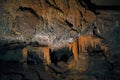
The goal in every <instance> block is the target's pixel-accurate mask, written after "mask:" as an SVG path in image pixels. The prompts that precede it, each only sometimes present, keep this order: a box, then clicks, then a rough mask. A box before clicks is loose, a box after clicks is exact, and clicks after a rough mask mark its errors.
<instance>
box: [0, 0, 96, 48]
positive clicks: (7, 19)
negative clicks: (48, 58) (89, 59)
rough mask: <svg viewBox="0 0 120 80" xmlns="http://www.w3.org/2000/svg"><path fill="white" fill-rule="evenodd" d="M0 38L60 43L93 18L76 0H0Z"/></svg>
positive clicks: (79, 31)
mask: <svg viewBox="0 0 120 80" xmlns="http://www.w3.org/2000/svg"><path fill="white" fill-rule="evenodd" d="M0 9H1V11H2V12H1V13H0V14H1V20H0V23H1V24H0V28H1V29H0V30H1V33H0V35H1V37H0V39H1V41H7V42H26V43H29V42H38V43H39V44H40V45H50V46H51V47H53V48H55V47H56V48H59V47H61V46H64V45H65V44H66V43H68V42H69V41H71V40H73V41H74V40H75V39H77V37H78V36H79V35H80V34H81V33H82V32H84V30H86V29H89V27H90V26H91V24H92V23H93V22H94V20H95V15H94V13H93V12H91V11H90V10H86V9H85V8H84V7H82V6H81V5H80V3H79V1H76V0H69V1H67V0H65V1H64V0H59V1H58V0H36V1H32V0H26V1H24V0H17V1H15V0H12V1H1V8H0Z"/></svg>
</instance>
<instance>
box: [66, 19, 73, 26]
mask: <svg viewBox="0 0 120 80" xmlns="http://www.w3.org/2000/svg"><path fill="white" fill-rule="evenodd" d="M65 23H67V24H68V25H69V27H70V28H72V27H73V24H72V23H70V22H69V21H68V20H65Z"/></svg>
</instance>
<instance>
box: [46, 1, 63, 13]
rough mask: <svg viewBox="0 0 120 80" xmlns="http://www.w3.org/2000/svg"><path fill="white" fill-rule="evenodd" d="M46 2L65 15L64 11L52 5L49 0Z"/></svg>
mask: <svg viewBox="0 0 120 80" xmlns="http://www.w3.org/2000/svg"><path fill="white" fill-rule="evenodd" d="M45 2H46V3H47V4H48V5H49V6H50V7H53V8H54V9H56V10H58V11H60V12H62V13H63V11H62V10H61V9H60V8H59V7H57V6H54V5H53V4H51V3H50V2H49V1H48V0H45Z"/></svg>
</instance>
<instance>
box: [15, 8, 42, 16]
mask: <svg viewBox="0 0 120 80" xmlns="http://www.w3.org/2000/svg"><path fill="white" fill-rule="evenodd" d="M17 11H23V12H25V11H27V12H30V13H32V14H33V15H34V16H36V17H37V18H40V17H39V15H38V14H37V13H36V12H35V11H34V10H33V9H32V8H29V7H22V6H20V7H19V8H18V10H17Z"/></svg>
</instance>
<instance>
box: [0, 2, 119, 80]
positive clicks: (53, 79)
mask: <svg viewBox="0 0 120 80" xmlns="http://www.w3.org/2000/svg"><path fill="white" fill-rule="evenodd" d="M21 1H22V2H20V1H15V0H11V1H10V2H9V1H8V0H0V2H1V3H3V4H1V3H0V4H1V5H0V18H1V19H0V30H2V31H1V32H0V39H1V40H0V80H120V77H119V75H120V60H119V59H120V50H119V49H120V37H119V35H120V11H114V10H104V11H103V10H98V12H99V14H96V20H95V25H96V27H97V28H98V30H99V31H98V32H99V33H98V34H99V35H100V36H98V35H95V36H96V37H99V38H102V39H103V38H104V43H105V44H107V45H108V46H109V50H108V51H107V52H103V51H100V50H99V48H98V49H92V48H90V50H88V53H79V62H77V63H76V62H74V61H73V56H72V52H71V51H69V50H68V49H66V48H63V49H60V50H55V51H52V50H51V60H52V64H51V65H50V66H48V67H47V71H46V67H45V65H44V62H43V60H44V59H43V53H42V51H41V47H37V46H38V45H37V46H36V44H37V43H34V44H29V45H28V46H27V48H28V52H29V54H28V59H27V64H26V63H20V62H19V61H20V60H21V59H22V54H21V53H22V48H23V47H25V46H26V43H24V42H22V43H21V42H20V43H19V39H17V40H18V41H17V43H16V42H14V41H13V43H11V44H8V43H9V41H7V40H4V38H3V35H4V36H9V35H12V36H16V35H17V36H18V35H20V34H21V33H22V34H25V35H24V36H25V37H26V39H27V38H30V36H31V35H33V34H34V32H35V30H36V24H38V23H40V24H41V25H43V23H44V22H42V21H43V19H42V18H40V16H42V17H43V18H44V19H45V20H46V22H48V23H49V24H48V25H50V26H52V24H53V23H54V17H56V18H57V19H55V20H57V21H58V24H59V25H64V26H65V27H66V25H67V26H73V27H74V28H75V29H76V27H78V26H79V25H81V27H82V29H81V28H80V27H79V28H80V29H79V28H77V29H79V30H84V28H86V27H84V26H88V24H89V23H91V22H92V21H93V19H91V17H90V14H91V15H92V13H91V11H90V14H89V11H88V12H86V10H85V8H84V7H82V6H81V7H80V8H79V9H78V8H77V7H76V6H75V4H76V2H74V0H70V1H71V2H69V4H70V5H68V2H67V1H66V2H64V0H60V2H59V1H58V2H57V0H45V1H44V0H36V1H32V0H30V1H27V0H24V1H23V0H21ZM39 1H40V2H41V3H42V4H40V3H39ZM72 1H73V2H72ZM32 2H33V3H34V5H35V6H33V4H31V3H32ZM5 3H7V4H8V5H4V4H5ZM9 3H10V4H9ZM12 3H14V4H12ZM38 3H39V4H38ZM62 3H63V4H64V5H63V4H62ZM71 3H72V4H71ZM15 4H16V5H15ZM3 5H4V6H5V7H6V8H9V9H3V8H4V7H3ZM44 5H46V6H50V7H49V9H50V10H48V8H46V7H45V6H44ZM14 6H16V7H14ZM38 6H40V9H41V11H39V9H38ZM41 6H42V7H41ZM72 6H74V7H72ZM68 7H69V9H70V10H68V9H67V8H68ZM71 7H72V8H71ZM42 8H44V9H42ZM76 8H77V9H76ZM33 9H34V11H33ZM6 10H8V11H6ZM11 10H13V13H12V11H11ZM16 10H18V12H20V13H18V14H17V15H18V16H19V17H20V18H18V17H15V20H12V19H13V15H14V13H16V12H15V11H16ZM26 10H28V11H26ZM52 10H53V11H52ZM24 11H25V12H24ZM68 11H69V13H68ZM79 11H80V14H81V15H79ZM84 11H85V12H86V14H84ZM4 12H5V13H6V14H4ZM9 12H10V13H9ZM27 12H28V13H27ZM34 12H36V13H34ZM49 12H53V13H49ZM44 13H48V14H47V15H51V16H50V17H47V16H46V14H44ZM9 14H10V15H9ZM19 14H20V15H21V16H20V15H19ZM33 14H34V15H33ZM52 14H55V15H56V16H54V17H53V16H52ZM58 14H59V15H60V16H57V15H58ZM68 14H69V15H77V16H75V18H76V17H77V18H76V19H78V22H76V19H71V18H70V17H69V15H68ZM63 15H64V16H63ZM3 16H4V18H5V19H3V20H2V18H3ZM67 16H68V17H67ZM78 16H79V17H78ZM88 16H89V17H88ZM22 17H23V18H22ZM69 18H70V19H69ZM79 18H81V19H79ZM92 18H93V16H92ZM9 19H10V21H9ZM27 19H29V20H27ZM31 19H32V21H31ZM38 19H39V20H40V22H38ZM66 19H67V20H66ZM80 20H81V21H83V23H80V24H79V22H80ZM7 21H8V22H7ZM12 21H13V22H12ZM17 21H18V23H17ZM64 21H65V24H64V23H62V22H64ZM11 22H12V23H11ZM23 22H26V23H27V24H23ZM13 24H14V26H15V27H16V26H19V28H16V29H15V30H16V31H15V30H14V29H13V30H12V28H13V27H14V26H12V27H11V25H13ZM58 24H57V23H56V24H55V25H54V26H52V27H54V28H56V25H58ZM8 25H9V26H10V27H5V26H8ZM22 26H27V27H25V28H24V27H22ZM33 26H35V27H33ZM60 27H61V26H59V27H57V28H56V29H58V30H55V31H61V30H60ZM27 28H29V29H28V31H27V32H28V33H26V31H24V30H23V29H25V30H27ZM37 29H38V28H37ZM39 29H40V30H42V29H41V28H39ZM45 29H46V31H47V30H48V31H49V30H52V29H51V27H50V29H47V28H45ZM63 29H66V28H63ZM67 29H68V30H69V28H67ZM19 30H20V33H19ZM11 31H13V32H12V34H11ZM3 33H4V34H3ZM29 33H30V35H29ZM58 33H59V32H58ZM93 33H94V32H93ZM73 34H74V32H73ZM75 34H76V33H75ZM95 34H96V33H95ZM57 35H62V33H61V34H57ZM1 36H2V37H1ZM101 36H102V37H101ZM19 38H22V37H19ZM3 44H4V46H3ZM31 45H35V46H31ZM74 64H75V65H74Z"/></svg>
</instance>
